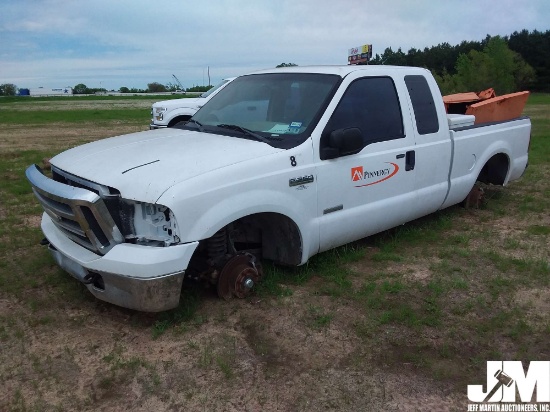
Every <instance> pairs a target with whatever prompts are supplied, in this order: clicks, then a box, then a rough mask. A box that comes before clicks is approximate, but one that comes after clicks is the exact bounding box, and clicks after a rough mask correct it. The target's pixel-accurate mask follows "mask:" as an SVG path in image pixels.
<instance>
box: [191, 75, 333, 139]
mask: <svg viewBox="0 0 550 412" xmlns="http://www.w3.org/2000/svg"><path fill="white" fill-rule="evenodd" d="M340 80H341V78H340V77H339V76H336V75H330V74H314V73H267V74H254V75H248V76H242V77H239V78H237V79H235V80H233V81H232V82H231V83H230V84H228V85H227V86H226V87H225V88H224V89H223V90H221V91H220V92H219V93H218V94H216V95H215V96H214V97H213V98H212V99H211V100H210V101H208V102H207V103H206V104H205V105H204V106H203V107H202V108H201V109H200V110H199V111H198V112H197V113H195V115H194V116H193V118H192V121H190V122H189V123H188V124H187V125H186V126H184V128H186V129H187V128H189V129H193V130H196V129H197V128H198V127H199V126H198V125H200V128H201V131H203V132H206V133H216V134H224V135H230V136H236V137H242V138H246V139H252V140H257V141H262V142H265V143H268V144H271V145H273V146H276V147H281V148H289V147H294V146H296V145H298V144H300V143H302V142H303V141H305V140H306V139H307V138H308V137H309V135H310V134H311V131H312V130H313V128H314V127H315V124H316V123H317V121H318V120H319V118H320V116H321V115H322V113H323V110H324V109H325V107H326V105H327V104H328V102H329V101H330V98H331V97H332V95H333V94H334V92H335V90H336V88H337V86H338V84H339V83H340Z"/></svg>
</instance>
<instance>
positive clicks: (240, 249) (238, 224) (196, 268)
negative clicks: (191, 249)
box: [190, 213, 302, 273]
mask: <svg viewBox="0 0 550 412" xmlns="http://www.w3.org/2000/svg"><path fill="white" fill-rule="evenodd" d="M245 252H247V253H251V254H253V255H255V256H257V257H258V258H261V259H266V260H271V261H273V262H275V263H279V264H283V265H298V264H300V262H301V261H302V237H301V235H300V230H299V229H298V226H297V225H296V223H294V221H292V219H290V218H288V217H287V216H284V215H281V214H278V213H258V214H254V215H249V216H245V217H242V218H240V219H238V220H236V221H234V222H232V223H230V224H228V225H226V226H225V227H223V228H221V229H220V230H218V231H217V232H216V233H215V234H214V235H213V236H211V237H209V238H208V239H203V240H201V241H200V242H199V246H198V247H197V249H196V250H195V253H194V254H193V257H192V259H191V262H190V265H191V266H192V268H191V271H192V272H201V273H204V272H208V271H211V270H214V269H216V268H218V269H219V268H220V267H222V266H223V264H224V263H225V262H226V261H227V259H228V258H229V257H231V256H235V255H237V254H239V253H245Z"/></svg>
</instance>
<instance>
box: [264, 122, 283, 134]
mask: <svg viewBox="0 0 550 412" xmlns="http://www.w3.org/2000/svg"><path fill="white" fill-rule="evenodd" d="M267 132H268V133H288V124H276V125H275V126H273V127H272V128H271V129H269V130H267Z"/></svg>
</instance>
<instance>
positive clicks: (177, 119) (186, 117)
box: [168, 115, 191, 127]
mask: <svg viewBox="0 0 550 412" xmlns="http://www.w3.org/2000/svg"><path fill="white" fill-rule="evenodd" d="M190 118H191V116H190V115H184V116H176V117H174V118H173V119H172V120H170V122H169V123H168V127H174V126H175V125H177V124H178V123H179V122H186V121H187V120H189V119H190Z"/></svg>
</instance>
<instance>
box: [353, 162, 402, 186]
mask: <svg viewBox="0 0 550 412" xmlns="http://www.w3.org/2000/svg"><path fill="white" fill-rule="evenodd" d="M386 164H387V165H388V166H387V167H383V168H381V169H378V170H364V169H363V166H358V167H352V168H351V180H352V182H354V183H356V185H354V186H355V187H365V186H372V185H375V184H377V183H382V182H384V181H386V180H388V179H391V178H392V177H394V176H395V175H396V174H397V172H398V171H399V166H398V165H397V164H395V163H391V162H389V163H386Z"/></svg>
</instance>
